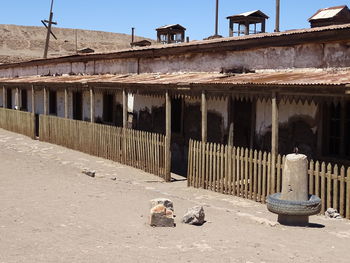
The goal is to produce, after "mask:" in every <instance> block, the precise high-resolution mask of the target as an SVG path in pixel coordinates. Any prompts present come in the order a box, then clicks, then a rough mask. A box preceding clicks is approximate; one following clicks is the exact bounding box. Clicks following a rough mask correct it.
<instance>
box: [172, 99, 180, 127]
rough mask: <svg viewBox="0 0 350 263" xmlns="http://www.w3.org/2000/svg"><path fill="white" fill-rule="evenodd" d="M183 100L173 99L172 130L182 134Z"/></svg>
mask: <svg viewBox="0 0 350 263" xmlns="http://www.w3.org/2000/svg"><path fill="white" fill-rule="evenodd" d="M182 124H183V100H182V99H181V98H178V99H172V100H171V132H172V133H179V134H182V128H183V125H182Z"/></svg>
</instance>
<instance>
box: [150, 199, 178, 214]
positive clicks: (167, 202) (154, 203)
mask: <svg viewBox="0 0 350 263" xmlns="http://www.w3.org/2000/svg"><path fill="white" fill-rule="evenodd" d="M150 203H151V208H153V207H155V206H157V205H164V206H165V207H166V208H167V209H170V210H172V211H174V204H173V202H172V201H171V200H169V199H167V198H156V199H153V200H151V201H150Z"/></svg>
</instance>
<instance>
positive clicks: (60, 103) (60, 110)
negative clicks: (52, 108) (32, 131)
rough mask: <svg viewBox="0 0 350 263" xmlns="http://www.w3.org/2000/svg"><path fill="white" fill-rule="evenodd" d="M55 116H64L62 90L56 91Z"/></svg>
mask: <svg viewBox="0 0 350 263" xmlns="http://www.w3.org/2000/svg"><path fill="white" fill-rule="evenodd" d="M57 117H61V118H64V91H57Z"/></svg>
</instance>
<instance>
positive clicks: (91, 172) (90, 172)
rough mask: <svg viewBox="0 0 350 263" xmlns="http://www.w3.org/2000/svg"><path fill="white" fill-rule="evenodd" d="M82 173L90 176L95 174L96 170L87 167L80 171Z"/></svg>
mask: <svg viewBox="0 0 350 263" xmlns="http://www.w3.org/2000/svg"><path fill="white" fill-rule="evenodd" d="M82 173H83V174H86V175H87V176H90V177H95V175H96V171H93V170H89V169H84V170H83V171H82Z"/></svg>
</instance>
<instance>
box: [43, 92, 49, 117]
mask: <svg viewBox="0 0 350 263" xmlns="http://www.w3.org/2000/svg"><path fill="white" fill-rule="evenodd" d="M43 92H44V115H47V113H48V112H47V89H46V87H44V89H43Z"/></svg>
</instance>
